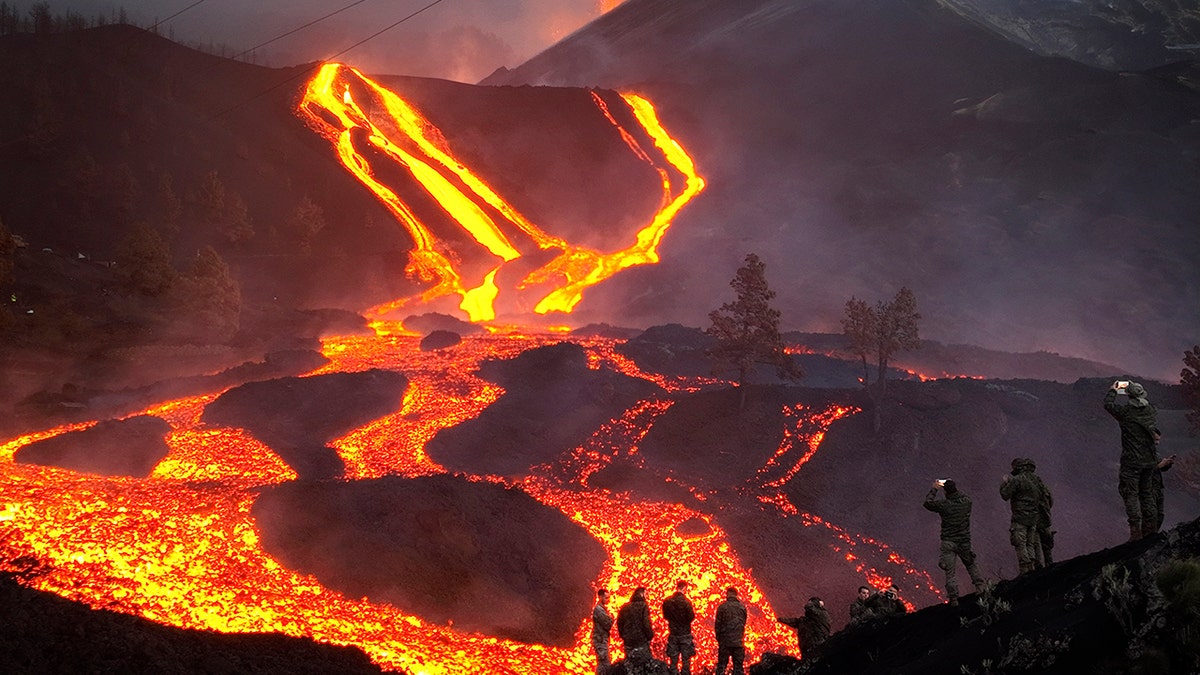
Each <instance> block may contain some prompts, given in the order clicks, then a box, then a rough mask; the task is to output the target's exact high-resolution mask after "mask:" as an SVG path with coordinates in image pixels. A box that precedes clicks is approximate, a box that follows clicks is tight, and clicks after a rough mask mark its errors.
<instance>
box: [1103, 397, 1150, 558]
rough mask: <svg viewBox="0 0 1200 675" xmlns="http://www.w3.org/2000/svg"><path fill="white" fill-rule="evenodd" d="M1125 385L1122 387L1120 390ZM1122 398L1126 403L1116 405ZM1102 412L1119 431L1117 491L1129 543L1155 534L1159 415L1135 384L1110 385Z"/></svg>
mask: <svg viewBox="0 0 1200 675" xmlns="http://www.w3.org/2000/svg"><path fill="white" fill-rule="evenodd" d="M1122 385H1124V386H1122ZM1121 394H1125V395H1126V396H1128V397H1129V403H1127V404H1121V403H1117V396H1119V395H1121ZM1104 409H1105V410H1106V411H1108V414H1109V415H1112V416H1113V418H1114V419H1115V420H1117V424H1118V425H1119V426H1120V428H1121V471H1120V473H1119V474H1118V475H1117V491H1118V493H1120V495H1121V501H1123V502H1124V503H1125V516H1126V518H1128V520H1129V541H1136V540H1138V539H1141V538H1142V537H1144V536H1147V535H1150V534H1153V533H1155V532H1157V531H1158V526H1159V522H1160V521H1159V517H1158V514H1157V513H1156V512H1155V508H1156V500H1155V495H1154V474H1155V471H1156V469H1157V467H1158V462H1159V458H1158V449H1157V447H1156V445H1157V444H1158V439H1159V437H1161V436H1162V433H1161V432H1160V431H1159V430H1158V411H1157V410H1155V408H1154V406H1153V405H1152V404H1151V403H1150V400H1149V399H1147V398H1146V388H1145V387H1143V386H1142V385H1141V384H1139V383H1137V382H1121V381H1117V382H1113V383H1112V386H1111V387H1109V388H1108V392H1107V393H1106V394H1105V395H1104Z"/></svg>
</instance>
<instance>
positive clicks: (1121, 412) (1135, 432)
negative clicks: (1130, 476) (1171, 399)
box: [1104, 389, 1159, 469]
mask: <svg viewBox="0 0 1200 675" xmlns="http://www.w3.org/2000/svg"><path fill="white" fill-rule="evenodd" d="M1104 409H1105V410H1107V411H1108V414H1109V415H1112V416H1113V418H1114V419H1115V420H1117V424H1118V425H1120V427H1121V464H1123V465H1126V466H1134V467H1138V468H1143V469H1148V468H1150V467H1153V466H1156V465H1157V464H1158V449H1157V448H1156V447H1155V437H1156V435H1157V434H1158V433H1159V431H1158V411H1157V410H1155V408H1154V406H1153V405H1152V404H1151V403H1149V402H1147V403H1146V405H1143V406H1136V405H1132V404H1121V403H1117V392H1116V390H1115V389H1109V390H1108V393H1107V394H1105V395H1104Z"/></svg>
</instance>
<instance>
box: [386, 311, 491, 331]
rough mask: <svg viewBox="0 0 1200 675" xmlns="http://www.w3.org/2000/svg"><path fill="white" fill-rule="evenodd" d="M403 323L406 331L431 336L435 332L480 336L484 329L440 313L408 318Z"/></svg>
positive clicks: (416, 315) (428, 313)
mask: <svg viewBox="0 0 1200 675" xmlns="http://www.w3.org/2000/svg"><path fill="white" fill-rule="evenodd" d="M401 323H402V324H403V325H404V327H405V328H406V329H408V330H411V331H416V332H418V333H421V334H424V335H429V334H430V333H433V332H435V331H443V332H447V333H456V334H458V335H478V334H479V333H482V332H483V327H482V326H480V325H478V324H474V323H471V322H470V321H463V320H462V319H460V318H458V317H454V316H450V315H449V314H440V313H438V312H427V313H425V314H414V315H412V316H406V317H404V320H403V321H402V322H401Z"/></svg>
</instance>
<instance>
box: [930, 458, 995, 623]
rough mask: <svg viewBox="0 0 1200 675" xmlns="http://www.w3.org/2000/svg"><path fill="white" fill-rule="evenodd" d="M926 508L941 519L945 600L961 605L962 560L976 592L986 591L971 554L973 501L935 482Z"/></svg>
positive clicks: (954, 487) (949, 485)
mask: <svg viewBox="0 0 1200 675" xmlns="http://www.w3.org/2000/svg"><path fill="white" fill-rule="evenodd" d="M938 488H942V489H943V490H945V491H946V498H945V499H938V498H937V496H938ZM925 508H927V509H929V510H930V511H933V512H934V513H936V514H938V515H939V516H941V517H942V533H941V537H942V547H941V551H942V553H941V557H940V558H939V559H938V567H940V568H942V570H943V571H944V572H945V573H946V596H947V597H948V598H949V600H950V604H951V605H957V604H958V575H957V574H956V572H955V567H956V566H957V563H958V560H962V562H963V565H964V566H966V568H967V574H968V575H970V577H971V583H972V584H974V585H975V591H976V592H979V591H982V590H983V575H982V574H980V573H979V566H978V565H977V564H976V563H975V552H974V551H972V550H971V498H970V497H968V496H967V495H966V493H964V492H962V491H961V490H959V489H958V486H957V485H955V484H954V481H952V480H947V481H944V482H943V481H935V482H934V484H933V488H932V489H931V490H930V491H929V494H927V495H925Z"/></svg>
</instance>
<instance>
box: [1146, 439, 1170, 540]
mask: <svg viewBox="0 0 1200 675" xmlns="http://www.w3.org/2000/svg"><path fill="white" fill-rule="evenodd" d="M1174 464H1175V455H1171V456H1170V457H1164V458H1162V459H1161V460H1159V462H1158V466H1157V467H1156V468H1155V471H1154V478H1153V480H1152V481H1151V488H1152V490H1153V492H1152V495H1153V501H1154V513H1155V514H1157V516H1158V519H1157V520H1156V521H1155V523H1154V531H1155V532H1158V531H1159V530H1161V529H1162V524H1163V513H1164V512H1163V472H1164V471H1169V470H1170V469H1171V466H1173V465H1174Z"/></svg>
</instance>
